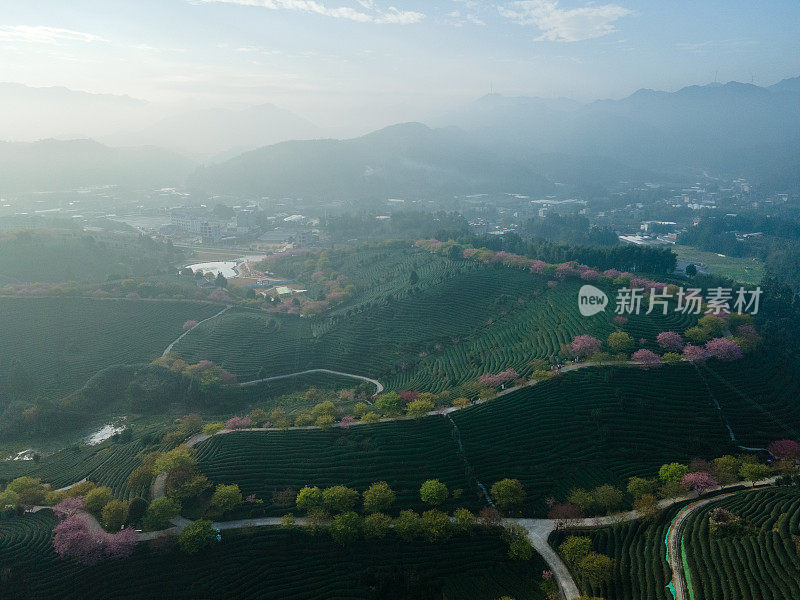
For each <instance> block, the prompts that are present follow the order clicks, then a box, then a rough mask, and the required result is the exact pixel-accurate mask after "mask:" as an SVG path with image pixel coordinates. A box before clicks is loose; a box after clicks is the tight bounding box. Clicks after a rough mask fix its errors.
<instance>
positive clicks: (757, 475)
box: [739, 463, 772, 483]
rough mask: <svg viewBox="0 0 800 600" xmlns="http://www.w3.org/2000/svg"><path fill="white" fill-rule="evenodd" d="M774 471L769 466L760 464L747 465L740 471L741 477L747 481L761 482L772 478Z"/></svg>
mask: <svg viewBox="0 0 800 600" xmlns="http://www.w3.org/2000/svg"><path fill="white" fill-rule="evenodd" d="M771 473H772V470H771V469H770V468H769V467H768V466H767V465H762V464H760V463H745V464H743V465H742V468H741V469H739V477H741V478H742V479H744V480H745V481H752V482H754V483H755V482H756V481H760V480H762V479H766V478H767V477H769V476H770V474H771Z"/></svg>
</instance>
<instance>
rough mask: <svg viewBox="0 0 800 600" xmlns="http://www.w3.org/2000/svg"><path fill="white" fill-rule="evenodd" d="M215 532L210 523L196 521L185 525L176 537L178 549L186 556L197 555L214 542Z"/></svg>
mask: <svg viewBox="0 0 800 600" xmlns="http://www.w3.org/2000/svg"><path fill="white" fill-rule="evenodd" d="M216 537H217V532H216V530H215V529H214V528H213V527H212V526H211V521H208V520H206V519H198V520H197V521H193V522H192V523H190V524H189V525H187V526H186V527H185V528H184V529H183V531H181V534H180V535H179V536H178V547H179V548H180V549H181V550H183V551H184V552H185V553H186V554H197V553H198V552H200V550H202V549H203V548H208V547H209V546H211V545H212V544H214V541H215V540H216Z"/></svg>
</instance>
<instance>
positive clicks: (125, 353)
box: [0, 298, 219, 398]
mask: <svg viewBox="0 0 800 600" xmlns="http://www.w3.org/2000/svg"><path fill="white" fill-rule="evenodd" d="M218 311H219V307H218V306H216V305H210V304H202V303H194V302H147V301H129V300H120V301H108V300H89V299H83V298H26V299H17V298H13V299H12V298H0V318H1V319H2V321H3V327H0V347H2V348H3V360H2V361H0V381H4V382H6V383H7V384H8V385H9V389H10V390H11V394H12V396H13V397H14V398H17V397H19V398H26V397H31V396H37V395H45V396H51V397H61V396H64V395H66V394H69V393H71V392H74V391H75V390H77V389H78V388H79V387H81V385H82V384H83V383H84V382H85V381H86V380H87V379H89V377H91V376H92V375H94V374H95V373H97V372H98V371H100V370H101V369H103V368H106V367H110V366H112V365H116V364H131V363H139V362H147V361H149V360H151V359H153V358H156V357H157V356H159V355H160V354H161V352H163V350H164V348H165V347H166V346H167V344H169V343H170V342H171V341H172V340H174V339H175V338H177V337H178V336H179V335H180V334H181V333H182V331H183V330H182V327H183V324H184V323H185V322H186V321H187V320H189V319H195V320H202V319H205V318H207V317H210V316H211V315H213V314H215V313H216V312H218Z"/></svg>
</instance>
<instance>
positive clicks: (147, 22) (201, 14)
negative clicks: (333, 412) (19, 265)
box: [0, 0, 800, 126]
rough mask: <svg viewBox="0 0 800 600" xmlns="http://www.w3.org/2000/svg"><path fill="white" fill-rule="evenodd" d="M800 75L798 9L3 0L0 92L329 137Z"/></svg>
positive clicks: (736, 4)
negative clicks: (293, 117)
mask: <svg viewBox="0 0 800 600" xmlns="http://www.w3.org/2000/svg"><path fill="white" fill-rule="evenodd" d="M715 74H717V77H718V79H719V80H720V81H723V82H724V81H728V80H731V79H736V80H740V81H748V82H749V81H750V80H751V77H754V78H755V79H754V81H755V82H756V83H759V84H771V83H774V82H776V81H778V80H780V79H782V78H784V77H791V76H796V75H798V74H800V3H798V2H797V0H780V1H773V2H769V1H763V2H762V1H758V2H754V1H753V0H747V1H736V0H701V1H698V0H692V1H685V0H619V1H618V2H617V1H614V2H604V0H597V1H595V2H585V1H581V0H561V1H558V2H556V1H554V0H527V1H506V0H498V1H496V2H479V1H477V0H427V1H424V2H423V1H417V0H411V1H403V0H395V1H394V2H388V1H384V0H131V1H119V0H68V1H65V0H16V1H11V0H0V81H13V82H20V83H25V84H28V85H32V86H50V85H62V86H66V87H69V88H72V89H77V90H86V91H91V92H105V93H115V94H129V95H131V96H134V97H137V98H143V99H146V100H150V101H153V102H159V103H160V102H168V103H173V102H181V103H182V102H189V101H191V102H194V103H197V104H198V105H204V106H207V105H214V104H226V105H233V104H253V103H260V102H272V103H275V104H278V105H280V106H283V107H285V108H289V109H291V110H294V111H295V112H297V113H299V114H301V115H303V116H306V117H308V118H310V119H311V120H313V121H315V122H317V123H318V124H320V125H323V126H330V125H335V124H340V123H342V122H344V121H348V120H350V121H352V120H356V119H364V120H365V121H368V122H369V124H370V125H371V124H373V122H374V123H375V124H380V122H382V121H385V122H394V121H401V120H410V119H420V118H424V117H425V116H428V115H431V114H435V113H436V112H438V111H439V109H440V107H442V106H445V105H448V104H453V103H463V102H467V101H469V100H471V99H474V98H476V97H478V96H480V95H483V94H485V93H487V92H488V91H489V89H490V86H493V88H494V90H495V91H497V92H500V93H504V94H513V95H519V94H525V95H538V96H545V97H554V96H569V97H573V98H576V99H593V98H599V97H620V96H624V95H627V94H629V93H631V92H633V91H634V90H636V89H638V88H640V87H651V88H657V89H667V90H674V89H677V88H679V87H682V86H684V85H688V84H694V83H706V82H709V81H713V80H714V77H715Z"/></svg>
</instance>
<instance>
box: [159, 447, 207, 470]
mask: <svg viewBox="0 0 800 600" xmlns="http://www.w3.org/2000/svg"><path fill="white" fill-rule="evenodd" d="M179 467H181V468H184V469H195V468H196V467H197V458H196V457H195V451H194V448H192V447H190V446H178V447H177V448H173V449H172V450H170V451H169V452H166V453H164V454H162V455H161V456H159V457H158V458H157V459H156V461H155V464H154V466H153V473H155V474H158V473H162V472H166V473H169V472H170V471H172V470H174V469H177V468H179Z"/></svg>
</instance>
